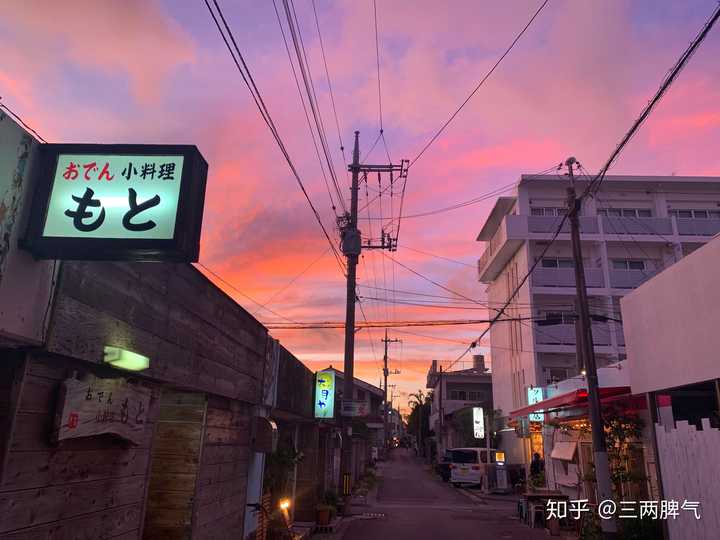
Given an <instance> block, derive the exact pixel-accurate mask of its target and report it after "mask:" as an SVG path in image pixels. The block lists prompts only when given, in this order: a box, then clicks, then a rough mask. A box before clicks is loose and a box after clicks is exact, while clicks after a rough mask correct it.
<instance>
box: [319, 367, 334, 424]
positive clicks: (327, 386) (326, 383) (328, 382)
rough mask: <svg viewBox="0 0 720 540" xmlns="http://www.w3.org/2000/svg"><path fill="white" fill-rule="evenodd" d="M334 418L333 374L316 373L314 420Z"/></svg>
mask: <svg viewBox="0 0 720 540" xmlns="http://www.w3.org/2000/svg"><path fill="white" fill-rule="evenodd" d="M334 416H335V372H334V371H318V372H317V373H316V374H315V418H333V417H334Z"/></svg>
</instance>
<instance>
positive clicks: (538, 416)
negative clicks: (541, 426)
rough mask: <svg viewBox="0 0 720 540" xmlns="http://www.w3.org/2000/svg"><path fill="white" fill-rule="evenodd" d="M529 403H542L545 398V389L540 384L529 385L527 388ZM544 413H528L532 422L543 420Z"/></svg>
mask: <svg viewBox="0 0 720 540" xmlns="http://www.w3.org/2000/svg"><path fill="white" fill-rule="evenodd" d="M527 398H528V405H533V404H535V403H540V402H541V401H542V400H543V389H542V388H541V387H539V386H533V387H529V388H528V389H527ZM543 417H544V415H543V413H532V414H529V415H528V418H529V419H530V421H531V422H542V421H543Z"/></svg>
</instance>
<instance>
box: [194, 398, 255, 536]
mask: <svg viewBox="0 0 720 540" xmlns="http://www.w3.org/2000/svg"><path fill="white" fill-rule="evenodd" d="M249 418H250V407H249V406H248V405H246V404H242V403H240V402H237V401H231V400H227V399H223V398H218V397H217V396H212V397H210V398H209V401H208V412H207V420H206V422H207V426H206V430H205V437H204V440H203V454H202V461H201V464H200V470H199V472H198V483H197V500H196V502H195V509H194V514H193V538H218V539H219V538H242V533H243V522H244V519H245V497H246V492H247V474H248V463H249V455H250V449H249V446H248V445H249Z"/></svg>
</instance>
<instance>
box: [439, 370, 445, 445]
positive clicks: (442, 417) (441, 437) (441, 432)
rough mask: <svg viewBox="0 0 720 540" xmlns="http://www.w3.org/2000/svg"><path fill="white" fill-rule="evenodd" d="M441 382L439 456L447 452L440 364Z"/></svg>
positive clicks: (440, 380) (441, 380) (440, 376)
mask: <svg viewBox="0 0 720 540" xmlns="http://www.w3.org/2000/svg"><path fill="white" fill-rule="evenodd" d="M438 382H439V384H440V390H439V392H438V394H439V398H440V399H439V403H438V413H439V414H440V448H438V456H442V455H443V454H444V453H445V430H444V427H445V413H444V412H443V369H442V366H440V375H439V377H438Z"/></svg>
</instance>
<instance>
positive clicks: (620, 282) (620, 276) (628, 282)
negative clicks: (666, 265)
mask: <svg viewBox="0 0 720 540" xmlns="http://www.w3.org/2000/svg"><path fill="white" fill-rule="evenodd" d="M657 273H658V271H657V270H610V287H612V288H613V289H634V288H636V287H639V286H640V285H641V284H643V283H644V282H646V281H647V280H648V279H650V278H651V277H653V276H654V275H655V274H657Z"/></svg>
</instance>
